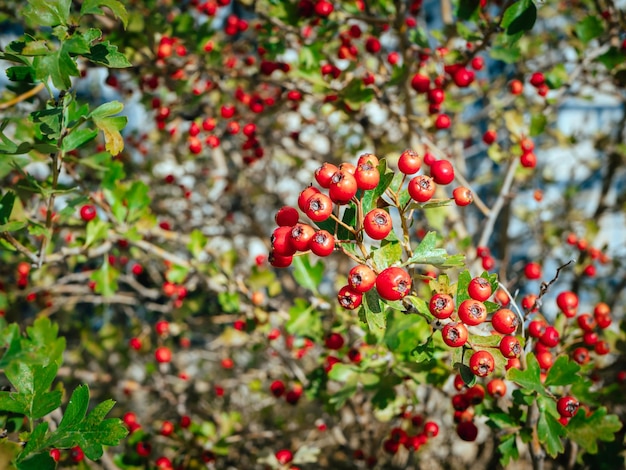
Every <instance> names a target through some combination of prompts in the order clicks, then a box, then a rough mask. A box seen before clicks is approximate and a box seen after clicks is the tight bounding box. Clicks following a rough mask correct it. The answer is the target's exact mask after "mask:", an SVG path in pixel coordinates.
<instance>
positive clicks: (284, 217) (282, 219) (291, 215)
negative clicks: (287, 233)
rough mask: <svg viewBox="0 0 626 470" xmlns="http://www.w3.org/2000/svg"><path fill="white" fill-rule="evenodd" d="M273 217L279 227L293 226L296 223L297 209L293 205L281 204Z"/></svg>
mask: <svg viewBox="0 0 626 470" xmlns="http://www.w3.org/2000/svg"><path fill="white" fill-rule="evenodd" d="M274 219H275V220H276V225H278V226H279V227H293V226H294V225H296V224H297V223H298V211H297V210H296V208H295V207H291V206H283V207H281V208H280V209H278V212H276V216H275V217H274Z"/></svg>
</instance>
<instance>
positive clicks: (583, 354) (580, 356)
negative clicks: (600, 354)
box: [572, 346, 591, 365]
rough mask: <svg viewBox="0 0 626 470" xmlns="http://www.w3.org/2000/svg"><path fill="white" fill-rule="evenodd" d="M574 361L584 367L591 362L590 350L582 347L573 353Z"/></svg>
mask: <svg viewBox="0 0 626 470" xmlns="http://www.w3.org/2000/svg"><path fill="white" fill-rule="evenodd" d="M572 359H574V361H576V362H577V363H578V364H580V365H584V364H587V363H588V362H589V360H590V359H591V356H590V355H589V350H588V349H587V348H584V347H582V346H580V347H578V348H576V349H574V351H572Z"/></svg>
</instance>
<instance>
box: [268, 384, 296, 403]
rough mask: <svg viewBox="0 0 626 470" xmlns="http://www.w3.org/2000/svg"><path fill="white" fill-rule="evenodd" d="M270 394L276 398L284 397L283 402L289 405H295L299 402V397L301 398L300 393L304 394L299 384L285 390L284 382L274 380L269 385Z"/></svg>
mask: <svg viewBox="0 0 626 470" xmlns="http://www.w3.org/2000/svg"><path fill="white" fill-rule="evenodd" d="M270 392H271V394H272V395H274V396H275V397H276V398H281V397H284V398H285V401H286V402H287V403H289V404H290V405H296V404H297V403H298V401H300V397H302V392H304V388H303V387H302V384H300V383H294V384H293V385H292V386H291V388H290V389H289V390H287V386H286V385H285V382H283V381H282V380H274V381H273V382H272V383H271V384H270Z"/></svg>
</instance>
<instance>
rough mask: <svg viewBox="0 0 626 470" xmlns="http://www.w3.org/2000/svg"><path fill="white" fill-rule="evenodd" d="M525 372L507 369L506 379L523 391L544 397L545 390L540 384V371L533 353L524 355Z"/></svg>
mask: <svg viewBox="0 0 626 470" xmlns="http://www.w3.org/2000/svg"><path fill="white" fill-rule="evenodd" d="M526 365H527V368H526V370H520V369H515V368H512V369H509V370H508V372H507V373H506V378H507V379H508V380H512V381H513V382H515V383H516V384H518V385H520V386H521V387H522V389H523V390H524V391H533V392H538V393H540V394H543V395H546V391H545V388H544V386H543V384H542V383H541V378H540V375H541V369H540V368H539V363H538V362H537V358H536V357H535V355H534V354H533V353H528V354H527V355H526Z"/></svg>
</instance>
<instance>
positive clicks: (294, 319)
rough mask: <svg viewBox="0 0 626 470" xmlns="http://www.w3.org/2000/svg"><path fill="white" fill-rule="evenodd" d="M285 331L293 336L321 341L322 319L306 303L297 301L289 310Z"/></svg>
mask: <svg viewBox="0 0 626 470" xmlns="http://www.w3.org/2000/svg"><path fill="white" fill-rule="evenodd" d="M285 329H286V330H287V332H288V333H290V334H292V335H296V336H301V337H307V338H312V339H315V340H319V339H321V337H322V319H321V317H320V314H319V312H317V311H316V310H314V309H313V307H312V306H311V305H309V304H308V303H307V302H306V301H304V300H303V299H296V300H295V302H294V305H293V306H292V307H291V308H290V309H289V320H287V323H286V324H285Z"/></svg>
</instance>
